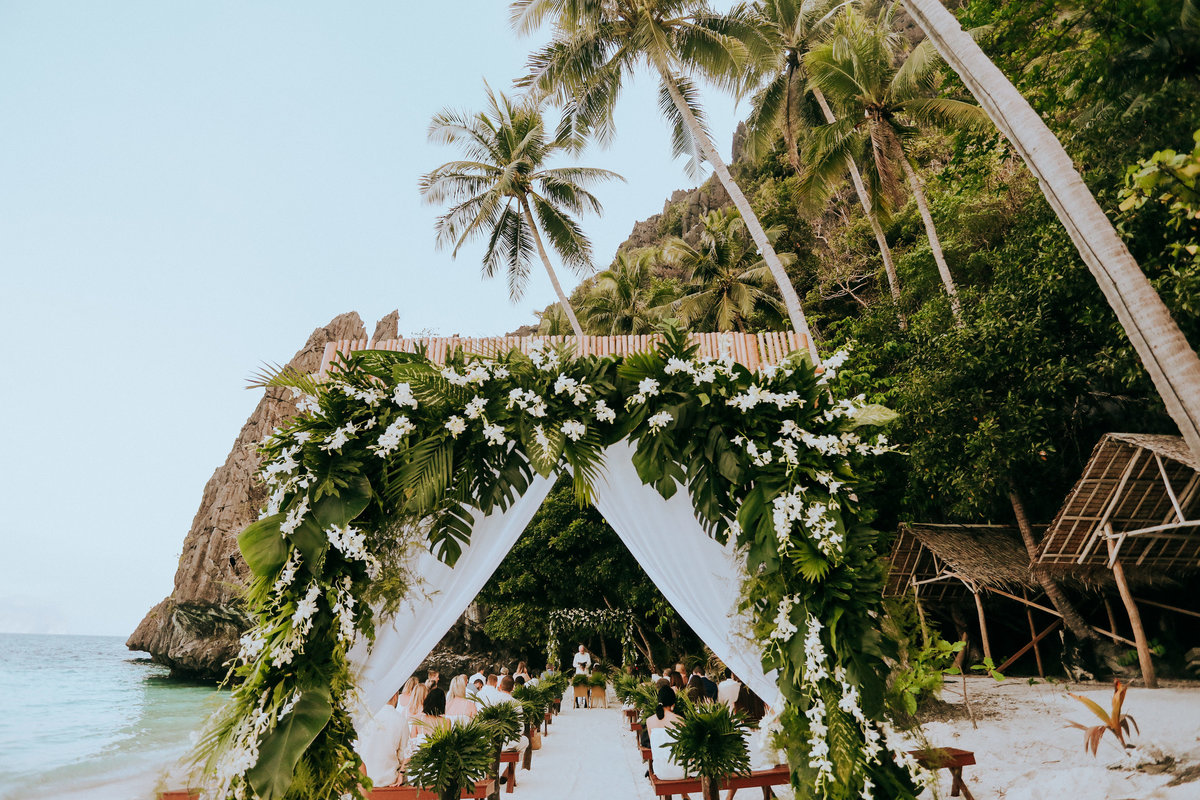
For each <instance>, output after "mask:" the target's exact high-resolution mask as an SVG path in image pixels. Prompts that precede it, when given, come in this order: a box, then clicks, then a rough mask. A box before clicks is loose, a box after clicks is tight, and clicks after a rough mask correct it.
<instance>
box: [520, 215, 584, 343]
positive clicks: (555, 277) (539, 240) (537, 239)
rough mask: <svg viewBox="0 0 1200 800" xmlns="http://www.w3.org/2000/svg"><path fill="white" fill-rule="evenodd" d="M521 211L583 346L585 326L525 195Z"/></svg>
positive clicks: (577, 338) (559, 298)
mask: <svg viewBox="0 0 1200 800" xmlns="http://www.w3.org/2000/svg"><path fill="white" fill-rule="evenodd" d="M521 213H522V214H524V215H525V224H526V225H528V226H529V230H530V231H531V232H532V233H533V241H534V243H535V244H536V245H537V251H538V255H540V256H541V257H542V263H543V264H545V265H546V274H547V275H549V276H550V283H551V284H553V285H554V293H555V294H556V295H558V302H559V303H560V304H562V307H563V313H564V314H566V315H567V319H569V320H570V321H571V329H572V330H573V331H575V337H576V342H577V343H579V345H580V346H581V345H582V343H583V328H581V327H579V320H578V319H576V318H575V310H574V309H573V308H571V303H570V301H569V300H567V295H566V293H565V292H563V288H562V284H560V283H559V282H558V275H556V274H555V273H554V267H553V266H551V264H550V257H549V256H547V255H546V248H545V247H543V246H542V237H541V234H539V233H538V229H537V225H535V224H534V222H533V212H531V211H530V210H529V201H528V200H526V199H525V198H524V197H522V198H521Z"/></svg>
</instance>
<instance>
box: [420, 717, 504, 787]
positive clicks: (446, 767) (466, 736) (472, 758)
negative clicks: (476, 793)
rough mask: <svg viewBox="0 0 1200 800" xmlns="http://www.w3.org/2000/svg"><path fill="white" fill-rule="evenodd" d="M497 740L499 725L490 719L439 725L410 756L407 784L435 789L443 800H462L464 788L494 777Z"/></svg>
mask: <svg viewBox="0 0 1200 800" xmlns="http://www.w3.org/2000/svg"><path fill="white" fill-rule="evenodd" d="M494 739H495V724H494V723H493V722H489V721H487V720H486V719H483V720H481V719H478V718H473V719H471V720H470V721H469V722H466V723H463V724H458V725H446V726H439V727H437V728H435V729H434V730H432V731H430V732H429V734H427V735H426V737H425V741H423V742H421V744H420V745H418V746H417V749H416V751H415V752H414V753H413V754H412V756H410V757H409V760H408V772H407V781H408V783H410V784H412V785H414V786H423V787H425V788H427V789H432V790H433V791H435V792H436V793H437V796H438V798H439V800H458V798H459V797H461V796H462V791H463V789H466V788H468V787H472V786H474V785H475V782H476V781H481V780H484V779H486V778H488V777H489V776H490V775H492V774H493V772H494V767H495V764H494V761H495V759H494V756H495V754H494V752H493V749H494V748H493V741H494Z"/></svg>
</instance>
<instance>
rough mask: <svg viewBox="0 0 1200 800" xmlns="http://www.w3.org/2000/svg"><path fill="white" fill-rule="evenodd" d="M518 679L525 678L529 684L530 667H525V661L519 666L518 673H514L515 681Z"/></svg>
mask: <svg viewBox="0 0 1200 800" xmlns="http://www.w3.org/2000/svg"><path fill="white" fill-rule="evenodd" d="M517 678H524V679H525V682H526V683H529V667H527V666H526V665H525V662H524V661H522V662H520V663H519V664H517V669H516V672H514V673H513V680H516V679H517Z"/></svg>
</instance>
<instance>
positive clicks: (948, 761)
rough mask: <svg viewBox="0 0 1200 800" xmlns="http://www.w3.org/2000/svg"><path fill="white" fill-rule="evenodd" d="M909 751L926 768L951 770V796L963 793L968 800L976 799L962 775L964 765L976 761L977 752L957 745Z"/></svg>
mask: <svg viewBox="0 0 1200 800" xmlns="http://www.w3.org/2000/svg"><path fill="white" fill-rule="evenodd" d="M908 753H909V755H911V756H912V757H913V758H915V759H916V760H917V763H918V764H920V765H921V766H922V767H925V768H926V769H932V770H939V769H948V770H950V778H951V782H950V796H951V797H958V796H959V795H960V794H961V795H962V796H963V797H964V798H965V799H966V800H975V798H974V797H973V796H972V795H971V790H970V789H968V788H967V782H966V781H964V780H963V776H962V771H963V767H969V766H972V765H973V764H974V763H975V753H973V752H972V751H970V750H960V749H958V748H957V747H931V748H929V749H927V750H909V751H908Z"/></svg>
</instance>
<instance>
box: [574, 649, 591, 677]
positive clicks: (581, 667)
mask: <svg viewBox="0 0 1200 800" xmlns="http://www.w3.org/2000/svg"><path fill="white" fill-rule="evenodd" d="M571 663H572V664H573V665H574V666H575V674H576V675H587V674H588V673H589V672H591V671H592V654H591V653H589V652H588V651H587V648H586V647H584V646H583V645H579V652H578V653H576V654H575V658H574V659H572V660H571Z"/></svg>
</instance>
